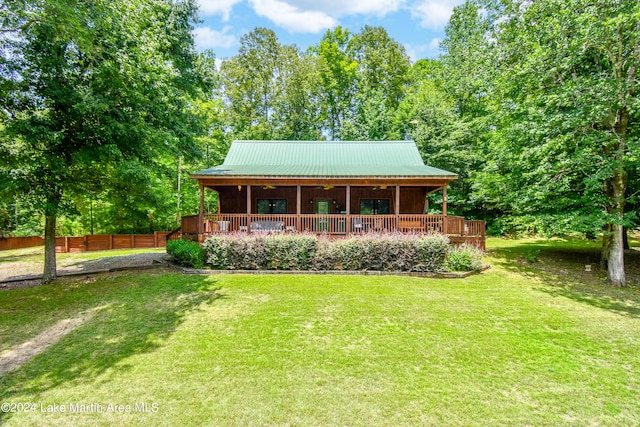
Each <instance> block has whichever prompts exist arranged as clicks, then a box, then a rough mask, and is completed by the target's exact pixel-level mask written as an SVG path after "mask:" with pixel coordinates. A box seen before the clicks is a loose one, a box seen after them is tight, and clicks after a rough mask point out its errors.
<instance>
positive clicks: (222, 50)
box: [195, 0, 463, 61]
mask: <svg viewBox="0 0 640 427" xmlns="http://www.w3.org/2000/svg"><path fill="white" fill-rule="evenodd" d="M462 2H463V0H199V5H200V18H201V19H202V20H203V21H204V22H203V23H202V24H200V25H199V26H198V28H196V30H195V38H196V47H197V48H198V49H199V50H203V49H211V50H213V52H215V53H216V57H217V58H220V59H222V58H228V57H231V56H233V55H235V54H236V53H237V52H238V47H239V40H240V37H241V36H242V35H243V34H246V33H248V32H249V31H251V30H253V29H254V28H255V27H267V28H270V29H272V30H274V31H275V32H276V34H277V36H278V40H279V41H280V43H282V44H295V45H297V46H298V47H299V48H300V49H303V50H304V49H306V48H307V47H308V46H311V45H314V44H316V43H317V42H318V41H319V40H320V38H321V37H322V35H323V34H324V32H325V31H326V30H327V29H329V28H334V27H336V26H338V25H341V26H343V27H346V28H348V29H349V30H350V31H351V32H353V33H356V32H359V31H360V29H361V28H362V27H364V26H365V25H370V26H382V27H385V28H386V29H387V32H388V33H389V35H390V36H391V37H392V38H394V39H395V40H396V41H398V42H399V43H400V44H402V45H404V47H405V48H406V50H407V53H408V54H409V56H410V57H411V59H412V60H413V61H415V60H417V59H421V58H434V57H436V56H437V55H438V53H439V50H438V43H439V41H440V40H441V39H442V38H443V36H444V27H445V25H446V24H447V22H448V20H449V17H450V16H451V12H452V10H453V7H454V6H456V5H458V4H461V3H462Z"/></svg>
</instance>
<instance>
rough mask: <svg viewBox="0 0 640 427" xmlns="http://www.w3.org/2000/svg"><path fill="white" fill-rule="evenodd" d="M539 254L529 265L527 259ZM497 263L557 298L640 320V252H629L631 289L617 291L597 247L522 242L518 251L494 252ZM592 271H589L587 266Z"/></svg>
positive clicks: (628, 277)
mask: <svg viewBox="0 0 640 427" xmlns="http://www.w3.org/2000/svg"><path fill="white" fill-rule="evenodd" d="M531 254H533V255H535V258H536V260H535V261H533V262H528V261H527V260H526V257H527V256H528V255H529V256H531ZM491 256H493V257H494V259H495V264H497V265H499V266H501V267H502V268H504V269H506V270H509V271H512V272H515V273H518V274H520V275H521V276H524V277H528V278H531V279H536V280H539V281H540V282H541V286H536V287H534V289H536V290H539V291H542V292H545V293H547V294H549V295H552V296H554V297H565V298H570V299H572V300H574V301H577V302H580V303H584V304H589V305H591V306H594V307H598V308H601V309H604V310H608V311H611V312H614V313H617V314H620V315H624V316H628V317H632V318H640V288H639V287H638V284H639V281H640V271H639V270H640V269H639V267H640V252H638V251H634V250H631V251H626V253H625V266H626V270H627V280H628V283H629V286H628V287H626V288H617V287H613V286H610V285H608V284H607V282H606V274H607V273H606V271H603V270H601V269H600V267H599V260H600V250H599V249H598V248H595V247H583V248H580V247H561V246H560V247H558V246H556V245H553V244H551V245H549V244H545V243H528V242H527V243H522V244H520V245H518V246H517V247H515V248H500V249H494V250H492V251H491ZM587 264H589V265H591V268H592V271H591V272H587V271H585V265H587Z"/></svg>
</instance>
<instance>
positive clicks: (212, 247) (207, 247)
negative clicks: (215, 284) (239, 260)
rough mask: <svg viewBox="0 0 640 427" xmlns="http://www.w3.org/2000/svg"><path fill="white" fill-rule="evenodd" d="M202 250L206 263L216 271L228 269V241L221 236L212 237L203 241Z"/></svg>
mask: <svg viewBox="0 0 640 427" xmlns="http://www.w3.org/2000/svg"><path fill="white" fill-rule="evenodd" d="M203 249H204V252H205V254H206V263H207V264H208V265H210V266H211V267H212V268H214V269H216V270H223V269H226V268H229V267H230V265H229V239H227V238H225V237H222V236H212V237H210V238H208V239H207V240H205V242H204V244H203Z"/></svg>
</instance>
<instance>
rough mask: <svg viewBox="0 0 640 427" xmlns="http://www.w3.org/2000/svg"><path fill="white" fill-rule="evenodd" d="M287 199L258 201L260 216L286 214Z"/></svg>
mask: <svg viewBox="0 0 640 427" xmlns="http://www.w3.org/2000/svg"><path fill="white" fill-rule="evenodd" d="M286 213H287V199H258V214H262V215H271V214H286Z"/></svg>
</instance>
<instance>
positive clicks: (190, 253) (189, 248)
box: [167, 240, 205, 268]
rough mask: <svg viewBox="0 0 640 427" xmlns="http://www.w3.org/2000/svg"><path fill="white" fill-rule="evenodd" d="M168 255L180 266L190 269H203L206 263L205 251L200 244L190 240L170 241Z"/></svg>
mask: <svg viewBox="0 0 640 427" xmlns="http://www.w3.org/2000/svg"><path fill="white" fill-rule="evenodd" d="M167 253H168V254H169V255H171V260H172V261H173V262H175V263H176V264H178V265H181V266H183V267H189V268H202V267H204V263H205V251H204V249H203V248H202V245H200V243H198V242H192V241H189V240H169V241H168V242H167Z"/></svg>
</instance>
